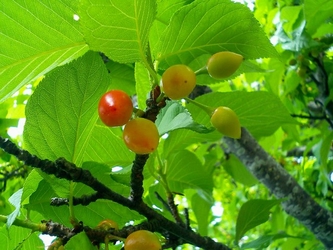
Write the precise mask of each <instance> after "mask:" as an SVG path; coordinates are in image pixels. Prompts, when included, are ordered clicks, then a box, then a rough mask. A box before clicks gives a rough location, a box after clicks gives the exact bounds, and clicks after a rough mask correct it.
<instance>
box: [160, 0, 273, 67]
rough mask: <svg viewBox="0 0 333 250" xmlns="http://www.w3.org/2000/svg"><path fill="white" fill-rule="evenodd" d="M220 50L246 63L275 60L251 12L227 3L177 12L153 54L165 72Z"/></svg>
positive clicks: (199, 3) (211, 1) (210, 1)
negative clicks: (261, 59)
mask: <svg viewBox="0 0 333 250" xmlns="http://www.w3.org/2000/svg"><path fill="white" fill-rule="evenodd" d="M224 50H228V51H233V52H235V53H238V54H241V55H243V56H244V58H246V59H255V58H260V57H270V56H273V57H275V56H277V53H276V51H275V49H274V48H273V46H272V45H271V44H270V42H269V40H268V39H267V37H266V35H265V33H264V32H263V30H262V29H261V27H260V26H259V23H258V21H257V20H256V19H255V18H254V16H253V14H252V12H251V11H250V10H249V9H248V8H247V7H246V6H244V5H242V4H239V3H233V2H231V1H228V0H222V1H221V0H207V1H195V2H193V3H192V4H189V5H186V6H185V7H183V8H181V9H180V10H179V11H178V12H176V13H175V14H174V15H173V17H172V19H171V22H170V25H169V26H168V27H167V28H166V29H165V31H164V32H163V34H162V36H161V37H160V43H159V44H158V47H157V49H156V51H155V53H156V55H157V60H158V61H159V62H161V63H163V64H164V65H162V67H164V68H166V67H167V66H170V65H173V64H177V63H183V64H189V63H190V62H191V61H193V60H195V59H196V58H197V57H199V56H200V55H203V54H213V53H216V52H219V51H224Z"/></svg>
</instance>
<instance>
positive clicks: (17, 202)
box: [6, 188, 23, 228]
mask: <svg viewBox="0 0 333 250" xmlns="http://www.w3.org/2000/svg"><path fill="white" fill-rule="evenodd" d="M22 193H23V189H22V188H21V189H19V190H17V191H16V192H15V193H14V194H13V195H12V196H11V197H10V198H9V200H8V201H9V202H10V203H11V204H12V205H13V206H14V207H15V210H14V211H13V212H12V213H11V214H10V215H8V219H7V223H6V224H7V227H8V228H10V227H11V225H12V224H13V222H14V220H15V219H16V217H17V216H19V214H20V208H21V197H22Z"/></svg>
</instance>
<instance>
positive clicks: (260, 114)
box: [187, 91, 296, 136]
mask: <svg viewBox="0 0 333 250" xmlns="http://www.w3.org/2000/svg"><path fill="white" fill-rule="evenodd" d="M196 100H197V101H198V102H200V103H204V104H206V105H208V106H211V107H218V106H227V107H229V108H231V109H233V110H234V111H235V113H236V114H237V116H238V117H239V120H240V123H241V126H243V127H245V128H247V129H248V130H249V131H250V132H251V133H252V134H253V135H255V136H267V135H270V134H272V133H274V131H275V130H276V129H278V128H279V127H280V126H281V125H283V124H286V123H296V121H295V120H294V119H293V118H292V117H291V116H290V115H289V113H288V110H287V109H286V108H285V107H284V105H283V104H282V103H281V101H280V99H279V98H278V97H276V96H275V95H273V94H271V93H269V92H263V91H262V92H223V93H218V92H216V93H208V94H205V95H202V96H200V97H198V98H197V99H196ZM187 107H188V109H189V110H190V112H191V114H192V116H193V118H194V120H196V121H197V122H199V123H202V124H204V125H206V126H208V125H209V124H210V120H209V116H208V115H207V114H206V113H205V112H204V111H202V110H200V109H199V108H198V107H194V105H192V104H189V105H188V106H187Z"/></svg>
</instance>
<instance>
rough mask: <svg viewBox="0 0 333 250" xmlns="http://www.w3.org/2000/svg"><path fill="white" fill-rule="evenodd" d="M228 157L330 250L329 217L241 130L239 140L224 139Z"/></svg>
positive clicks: (332, 221) (332, 235) (331, 222)
mask: <svg viewBox="0 0 333 250" xmlns="http://www.w3.org/2000/svg"><path fill="white" fill-rule="evenodd" d="M223 141H224V142H225V143H226V144H227V146H228V150H229V151H230V153H233V154H235V155H236V156H237V157H238V158H239V159H240V160H241V161H242V162H243V164H244V165H245V166H246V167H247V168H248V170H249V171H250V172H251V173H252V174H253V175H254V176H255V177H256V178H257V179H258V180H259V181H260V182H261V183H263V184H264V185H265V186H266V187H267V188H268V189H269V190H270V191H271V192H272V193H273V194H274V195H275V196H276V197H277V198H287V199H286V201H284V202H283V203H282V206H283V208H284V210H285V211H286V212H287V213H288V214H289V215H291V216H293V217H295V218H296V219H298V220H299V221H300V222H301V223H302V224H304V225H305V226H306V227H307V228H308V229H309V230H310V231H312V232H313V233H314V235H315V236H316V238H317V239H318V240H320V241H321V242H322V243H323V244H324V245H325V246H326V248H327V249H333V214H332V212H330V211H327V210H325V209H324V208H322V207H321V206H320V205H319V204H318V203H316V202H315V201H314V200H313V199H312V198H311V196H310V195H309V194H308V193H307V192H306V191H305V190H304V189H303V188H302V187H301V186H300V185H299V184H298V183H297V182H296V180H295V179H294V178H293V177H292V176H291V175H289V173H288V172H287V171H286V170H285V169H284V168H283V167H282V166H281V165H280V164H278V163H277V162H276V161H275V160H274V159H273V158H272V157H271V156H270V155H269V154H268V153H267V152H266V151H265V150H264V149H263V148H262V147H261V146H260V145H259V144H258V142H257V141H256V140H255V139H254V138H253V137H252V136H251V135H250V133H249V132H248V131H247V130H246V129H244V128H242V137H241V138H240V139H239V140H235V139H231V138H228V137H224V139H223Z"/></svg>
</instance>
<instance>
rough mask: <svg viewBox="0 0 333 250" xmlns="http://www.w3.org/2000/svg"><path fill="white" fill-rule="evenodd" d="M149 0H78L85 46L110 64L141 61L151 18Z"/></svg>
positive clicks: (151, 2)
mask: <svg viewBox="0 0 333 250" xmlns="http://www.w3.org/2000/svg"><path fill="white" fill-rule="evenodd" d="M155 13H156V3H155V1H153V0H134V1H133V0H114V1H108V0H100V1H98V3H96V1H92V0H82V1H81V5H80V12H79V15H80V21H81V22H80V23H81V27H82V30H83V33H84V35H85V39H86V41H87V42H88V44H89V47H90V48H91V49H93V50H96V51H101V52H103V53H104V54H105V55H107V56H108V57H109V58H111V59H112V60H114V61H117V62H122V63H128V62H136V61H139V60H142V59H144V58H145V57H146V56H145V55H146V47H147V43H148V34H149V30H150V27H151V25H152V22H153V20H154V18H155Z"/></svg>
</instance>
